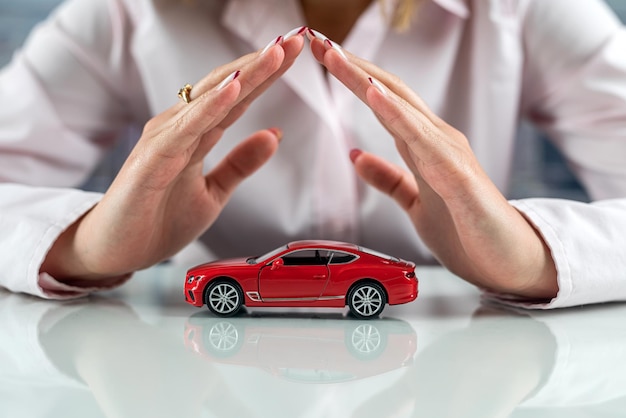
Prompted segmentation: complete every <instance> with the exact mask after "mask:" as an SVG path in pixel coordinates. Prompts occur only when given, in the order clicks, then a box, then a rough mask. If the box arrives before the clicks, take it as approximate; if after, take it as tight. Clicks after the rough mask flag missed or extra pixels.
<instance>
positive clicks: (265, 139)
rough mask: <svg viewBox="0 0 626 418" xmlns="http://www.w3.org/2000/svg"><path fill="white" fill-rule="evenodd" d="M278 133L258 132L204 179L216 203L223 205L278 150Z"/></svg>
mask: <svg viewBox="0 0 626 418" xmlns="http://www.w3.org/2000/svg"><path fill="white" fill-rule="evenodd" d="M282 135H283V133H282V131H281V130H280V129H278V128H270V129H266V130H263V131H258V132H255V133H254V134H252V135H251V136H250V137H248V138H247V139H246V140H245V141H243V142H242V143H240V144H239V145H237V146H236V147H235V148H234V149H233V150H232V151H231V152H230V153H229V154H228V155H227V156H226V157H224V159H223V160H222V161H221V162H220V163H219V164H218V165H217V166H216V167H215V168H214V169H213V170H211V172H210V173H209V174H207V176H206V177H205V181H206V185H207V189H208V190H209V191H210V192H211V193H213V194H214V195H215V197H216V198H217V201H218V202H221V203H226V201H227V200H228V198H229V197H230V195H231V194H232V192H233V191H234V190H235V188H236V187H237V186H238V185H239V183H241V182H242V181H243V180H244V179H246V178H247V177H249V176H250V175H252V174H253V173H254V172H255V171H256V170H258V169H259V168H261V167H262V166H263V164H265V163H266V162H267V161H268V160H269V159H270V157H271V156H272V155H274V153H275V152H276V150H277V149H278V144H279V143H280V140H281V138H282Z"/></svg>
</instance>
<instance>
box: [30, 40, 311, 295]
mask: <svg viewBox="0 0 626 418" xmlns="http://www.w3.org/2000/svg"><path fill="white" fill-rule="evenodd" d="M296 32H297V33H296ZM301 34H302V31H300V32H298V31H297V30H296V31H292V32H290V36H288V37H287V36H285V38H283V37H280V38H278V39H277V40H276V41H273V42H274V43H275V44H274V45H272V44H270V45H268V48H266V49H264V50H262V51H260V52H255V53H252V54H249V55H246V56H244V57H241V58H240V59H238V60H236V61H234V62H231V63H229V64H227V65H224V66H222V67H220V68H217V69H215V70H214V71H212V72H211V73H210V74H209V75H207V76H206V77H205V78H204V79H203V80H201V81H200V82H198V83H197V84H196V85H195V86H194V87H193V89H192V91H191V101H190V103H188V104H186V103H183V102H180V103H178V104H176V105H175V106H173V107H171V108H170V109H168V110H166V111H165V112H163V113H161V114H160V115H157V116H156V117H154V118H153V119H152V120H150V121H149V122H148V123H147V124H146V126H145V128H144V131H143V133H142V136H141V138H140V139H139V141H138V143H137V145H136V146H135V148H134V149H133V151H132V152H131V154H130V156H129V157H128V159H127V160H126V162H125V163H124V166H123V167H122V168H121V170H120V172H119V174H118V175H117V177H116V178H115V180H114V181H113V183H112V184H111V186H110V188H109V189H108V191H107V192H106V194H105V195H104V197H103V199H102V200H101V201H100V202H99V203H98V204H97V205H96V206H95V207H94V208H93V209H92V210H91V211H89V212H88V213H87V214H86V215H85V216H84V217H82V218H81V219H80V220H79V221H77V222H76V223H75V224H73V225H72V226H71V227H70V228H69V229H68V230H67V231H65V232H64V233H63V234H62V235H61V237H59V239H58V240H57V241H56V242H55V244H54V246H53V247H52V249H51V250H50V252H49V253H48V256H47V258H46V260H45V261H44V263H43V266H42V268H41V271H45V272H47V273H49V274H51V275H52V276H54V277H55V278H57V279H58V280H62V281H64V282H66V283H74V284H76V283H80V282H82V281H83V280H85V279H99V278H107V277H114V276H119V275H123V274H126V273H130V272H132V271H135V270H138V269H141V268H145V267H148V266H150V265H152V264H155V263H157V262H159V261H161V260H164V259H166V258H168V257H170V256H172V255H173V254H175V253H176V252H177V251H179V250H180V249H182V248H183V247H184V246H185V245H187V244H188V243H190V242H191V241H193V240H194V239H195V238H197V237H198V236H199V235H201V234H202V233H203V232H204V231H205V230H206V229H207V228H208V227H209V226H210V225H211V224H212V223H213V222H214V221H215V219H216V218H217V216H218V214H219V213H220V211H221V210H222V208H223V207H224V205H225V204H226V202H227V201H228V199H229V197H230V195H231V193H232V192H233V191H234V189H235V188H236V186H237V185H238V184H239V183H240V182H241V181H242V180H244V179H245V178H246V177H248V176H249V175H251V174H252V173H253V172H254V171H256V170H257V169H258V168H259V167H261V166H262V165H263V164H264V163H265V162H266V161H267V160H268V159H269V158H270V157H271V156H272V155H273V154H274V152H275V151H276V149H277V147H278V142H279V140H280V137H281V132H280V130H278V129H275V128H273V129H268V130H262V131H259V132H256V133H254V134H253V135H251V136H250V137H249V138H248V139H246V140H245V141H243V142H242V143H240V144H239V145H238V146H236V147H235V148H234V149H233V150H232V151H231V152H230V153H229V154H228V155H227V156H226V157H225V158H224V160H222V161H221V162H220V163H219V164H218V165H217V166H216V167H214V168H213V169H212V171H211V172H210V173H208V175H206V176H205V175H203V172H202V170H203V161H204V158H205V156H206V155H207V154H208V153H209V152H210V151H211V149H212V148H213V146H214V145H215V144H216V143H217V141H218V140H219V139H220V137H221V136H222V134H223V132H224V130H225V129H226V128H227V127H228V126H230V125H231V124H232V123H233V122H235V120H236V119H237V118H238V117H239V116H240V115H241V114H242V113H243V112H244V111H245V109H246V108H247V107H248V106H249V104H250V103H251V102H252V100H254V99H255V98H256V97H258V96H259V95H260V94H261V93H262V92H263V91H264V90H265V89H266V88H267V87H269V86H270V84H271V83H272V82H273V81H274V80H276V79H277V78H278V77H280V76H281V75H282V73H284V72H285V71H286V70H287V69H288V68H289V67H290V66H291V64H292V63H293V62H294V60H295V59H296V57H297V56H298V54H299V53H300V51H301V50H302V47H303V44H304V41H303V37H302V36H301Z"/></svg>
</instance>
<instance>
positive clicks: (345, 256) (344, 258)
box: [330, 251, 356, 264]
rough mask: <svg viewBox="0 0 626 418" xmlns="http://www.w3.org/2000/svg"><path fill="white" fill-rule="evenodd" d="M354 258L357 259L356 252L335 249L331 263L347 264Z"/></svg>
mask: <svg viewBox="0 0 626 418" xmlns="http://www.w3.org/2000/svg"><path fill="white" fill-rule="evenodd" d="M354 260H356V255H354V254H350V253H344V252H341V251H334V252H333V255H332V257H331V259H330V264H347V263H349V262H351V261H354Z"/></svg>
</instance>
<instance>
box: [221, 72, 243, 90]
mask: <svg viewBox="0 0 626 418" xmlns="http://www.w3.org/2000/svg"><path fill="white" fill-rule="evenodd" d="M239 74H241V71H239V70H237V71H234V72H232V73H230V74H229V75H228V76H227V77H226V78H225V79H223V80H222V82H221V83H220V84H218V85H217V87H216V88H215V90H217V91H220V90H222V89H223V88H224V87H226V86H227V85H229V84H230V83H231V82H232V81H233V80H235V79H236V78H237V77H239Z"/></svg>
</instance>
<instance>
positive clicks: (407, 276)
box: [404, 271, 415, 279]
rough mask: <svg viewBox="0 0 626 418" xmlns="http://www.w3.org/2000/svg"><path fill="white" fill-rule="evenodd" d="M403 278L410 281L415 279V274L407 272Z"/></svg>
mask: <svg viewBox="0 0 626 418" xmlns="http://www.w3.org/2000/svg"><path fill="white" fill-rule="evenodd" d="M404 277H406V278H407V279H412V278H413V277H415V272H412V271H407V272H405V273H404Z"/></svg>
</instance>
